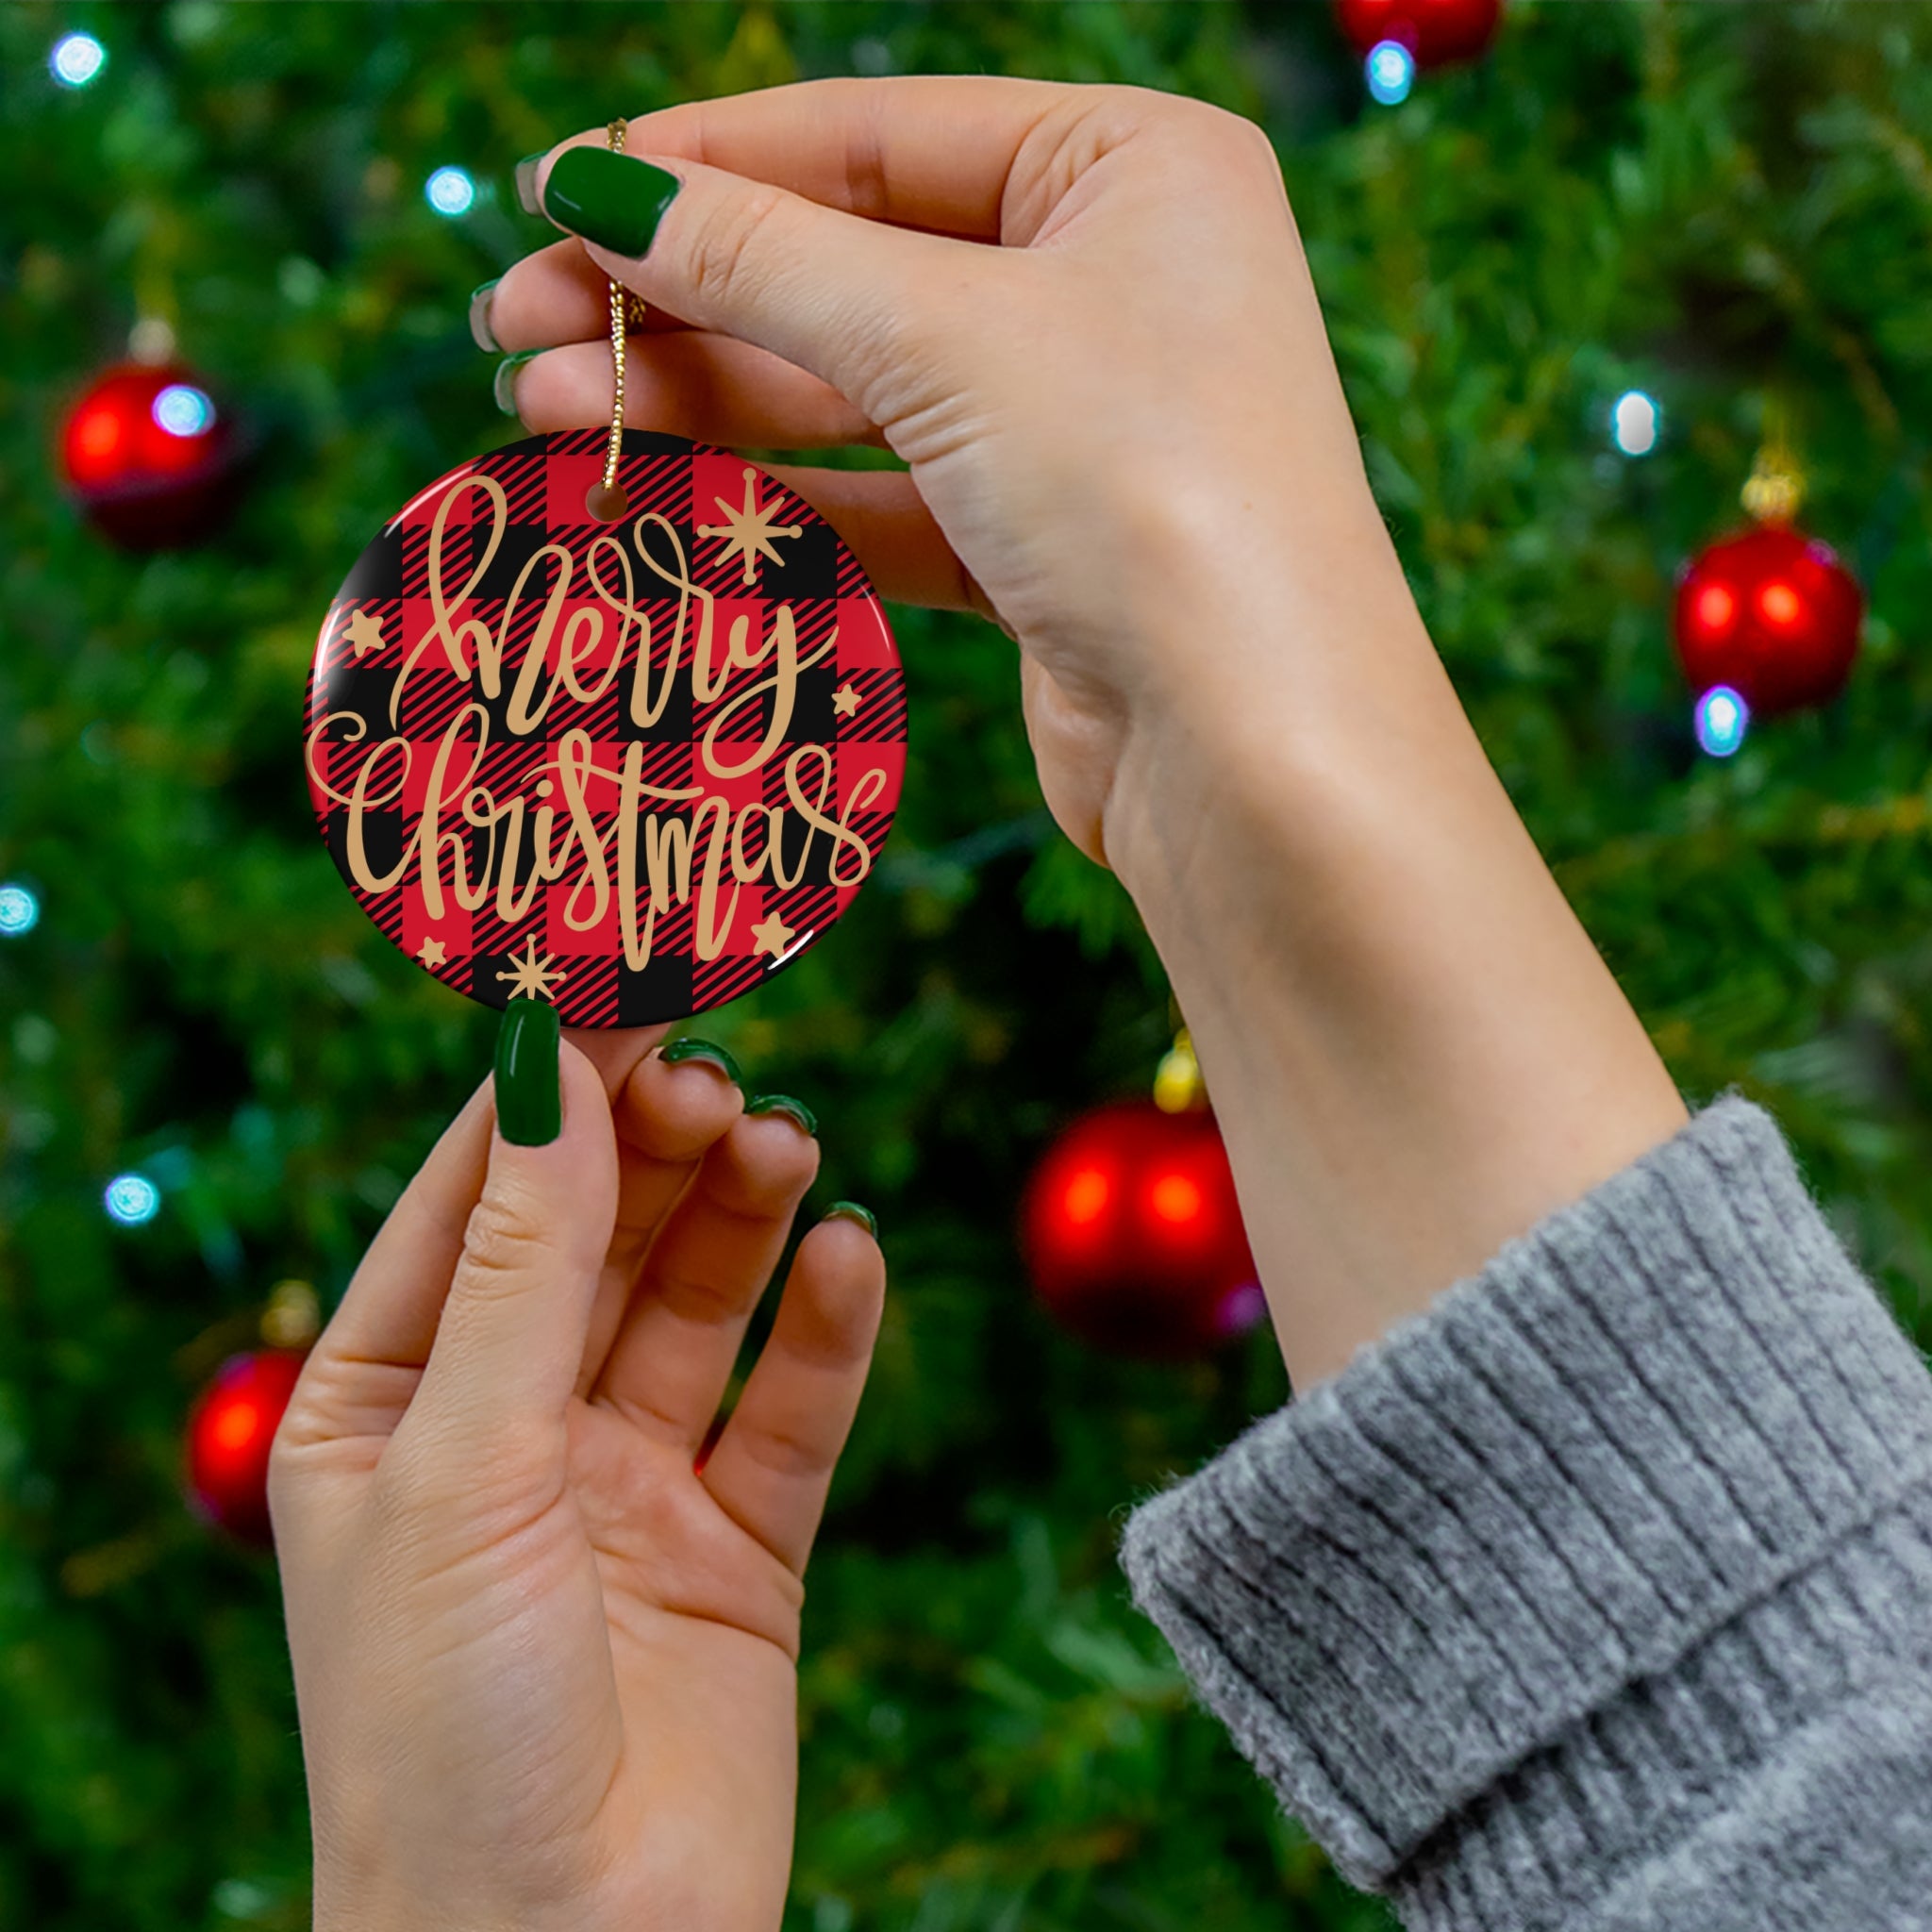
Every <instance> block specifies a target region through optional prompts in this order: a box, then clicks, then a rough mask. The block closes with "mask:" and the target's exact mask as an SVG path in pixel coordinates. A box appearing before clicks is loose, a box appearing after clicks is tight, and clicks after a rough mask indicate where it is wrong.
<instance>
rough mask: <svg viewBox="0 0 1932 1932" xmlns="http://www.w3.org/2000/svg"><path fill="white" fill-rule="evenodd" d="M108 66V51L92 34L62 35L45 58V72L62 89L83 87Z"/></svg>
mask: <svg viewBox="0 0 1932 1932" xmlns="http://www.w3.org/2000/svg"><path fill="white" fill-rule="evenodd" d="M107 64H108V50H107V48H105V47H104V46H102V45H101V43H100V42H98V41H97V40H95V39H94V37H93V35H92V34H62V35H61V36H60V38H59V39H58V41H56V42H54V51H53V52H52V53H51V54H49V55H48V56H47V71H48V73H50V74H51V75H53V76H54V78H55V79H56V80H58V82H59V83H60V85H61V86H62V87H85V86H86V85H87V84H88V82H89V81H91V80H92V79H93V78H94V77H95V76H96V75H98V74H99V73H100V71H101V69H102V68H104V67H105V66H106V65H107Z"/></svg>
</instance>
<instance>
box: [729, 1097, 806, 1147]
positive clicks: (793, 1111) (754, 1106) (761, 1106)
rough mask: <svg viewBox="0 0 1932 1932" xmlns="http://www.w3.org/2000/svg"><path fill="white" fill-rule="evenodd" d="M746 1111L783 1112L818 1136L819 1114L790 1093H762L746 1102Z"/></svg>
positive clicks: (790, 1119)
mask: <svg viewBox="0 0 1932 1932" xmlns="http://www.w3.org/2000/svg"><path fill="white" fill-rule="evenodd" d="M744 1110H745V1112H746V1113H782V1114H783V1115H784V1116H785V1118H786V1119H787V1120H789V1121H791V1122H793V1123H794V1124H796V1125H797V1126H798V1127H800V1128H801V1129H802V1130H803V1131H804V1132H806V1133H808V1134H809V1135H811V1136H812V1138H813V1139H814V1140H816V1139H817V1138H818V1131H819V1121H818V1116H817V1115H816V1114H815V1113H813V1112H812V1110H811V1108H808V1106H806V1104H805V1102H804V1101H802V1100H793V1099H792V1097H791V1094H789V1093H760V1094H759V1095H758V1098H757V1099H756V1100H747V1101H746V1102H745V1104H744Z"/></svg>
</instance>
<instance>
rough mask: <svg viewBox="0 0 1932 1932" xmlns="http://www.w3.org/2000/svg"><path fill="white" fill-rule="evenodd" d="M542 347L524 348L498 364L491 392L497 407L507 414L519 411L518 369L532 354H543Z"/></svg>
mask: <svg viewBox="0 0 1932 1932" xmlns="http://www.w3.org/2000/svg"><path fill="white" fill-rule="evenodd" d="M542 353H543V352H542V351H541V349H524V350H522V351H520V352H519V353H518V354H516V355H514V356H506V357H505V358H503V360H502V361H501V362H499V363H498V364H497V365H496V379H495V381H493V382H492V383H491V385H490V392H491V395H493V396H494V397H495V398H496V407H497V408H499V409H501V410H502V411H503V413H504V414H505V415H506V416H514V415H515V414H516V412H517V371H518V370H520V369H521V368H522V367H523V366H524V364H525V362H527V361H528V360H529V359H530V358H531V357H532V356H541V354H542Z"/></svg>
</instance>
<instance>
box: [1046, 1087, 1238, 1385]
mask: <svg viewBox="0 0 1932 1932" xmlns="http://www.w3.org/2000/svg"><path fill="white" fill-rule="evenodd" d="M1021 1242H1022V1246H1023V1248H1024V1253H1025V1257H1026V1262H1027V1267H1028V1271H1029V1272H1030V1274H1031V1275H1032V1277H1033V1285H1034V1288H1035V1290H1036V1291H1037V1292H1038V1293H1039V1295H1040V1298H1041V1301H1042V1302H1044V1303H1045V1305H1046V1307H1048V1309H1049V1310H1050V1311H1051V1312H1052V1314H1053V1316H1054V1318H1055V1319H1056V1320H1057V1321H1058V1323H1059V1324H1061V1325H1062V1326H1063V1327H1065V1328H1067V1329H1069V1330H1070V1331H1071V1332H1072V1333H1074V1334H1075V1335H1077V1336H1080V1337H1081V1338H1082V1339H1083V1340H1085V1341H1091V1342H1092V1343H1093V1344H1094V1345H1095V1346H1096V1347H1098V1348H1101V1349H1104V1350H1106V1351H1107V1352H1108V1353H1109V1354H1113V1355H1124V1356H1139V1357H1152V1358H1156V1359H1160V1358H1166V1359H1173V1358H1174V1357H1189V1356H1199V1355H1205V1354H1208V1352H1210V1351H1211V1350H1213V1349H1215V1348H1218V1347H1220V1346H1221V1345H1222V1344H1224V1342H1227V1341H1232V1340H1233V1339H1234V1338H1235V1337H1237V1336H1239V1335H1241V1334H1244V1333H1246V1331H1247V1330H1248V1329H1250V1328H1252V1327H1253V1326H1254V1325H1255V1324H1256V1323H1257V1322H1258V1321H1259V1320H1260V1319H1261V1316H1262V1313H1263V1311H1264V1306H1265V1305H1264V1303H1263V1300H1262V1296H1261V1291H1260V1288H1259V1286H1258V1284H1257V1282H1256V1279H1255V1263H1254V1259H1253V1257H1251V1256H1250V1254H1249V1252H1248V1238H1247V1234H1246V1231H1245V1230H1244V1229H1243V1227H1242V1226H1241V1208H1240V1206H1239V1205H1238V1204H1237V1202H1236V1200H1235V1192H1234V1176H1233V1174H1231V1173H1230V1172H1229V1170H1228V1165H1227V1153H1226V1150H1225V1149H1224V1147H1223V1145H1222V1141H1221V1133H1220V1130H1219V1129H1218V1128H1217V1127H1216V1126H1215V1124H1214V1117H1213V1115H1212V1114H1210V1113H1208V1112H1207V1111H1206V1110H1205V1109H1199V1110H1194V1111H1190V1112H1180V1113H1170V1112H1167V1111H1165V1110H1164V1109H1163V1108H1159V1107H1158V1106H1157V1105H1155V1104H1154V1103H1153V1102H1152V1101H1123V1102H1119V1103H1116V1104H1115V1105H1113V1106H1110V1107H1103V1108H1097V1109H1096V1110H1095V1111H1093V1112H1092V1113H1090V1114H1086V1115H1084V1116H1083V1117H1082V1118H1081V1119H1079V1120H1078V1121H1076V1122H1074V1124H1073V1125H1072V1126H1071V1127H1069V1128H1068V1129H1067V1131H1066V1132H1065V1133H1064V1134H1062V1135H1061V1136H1060V1138H1059V1139H1058V1141H1055V1143H1054V1144H1053V1146H1052V1147H1050V1148H1049V1149H1048V1150H1047V1153H1046V1155H1045V1158H1043V1159H1042V1160H1041V1163H1040V1165H1039V1167H1038V1168H1037V1169H1036V1170H1035V1172H1034V1174H1033V1178H1032V1180H1031V1181H1030V1182H1029V1183H1028V1185H1027V1189H1026V1195H1025V1199H1024V1203H1023V1205H1022V1208H1021Z"/></svg>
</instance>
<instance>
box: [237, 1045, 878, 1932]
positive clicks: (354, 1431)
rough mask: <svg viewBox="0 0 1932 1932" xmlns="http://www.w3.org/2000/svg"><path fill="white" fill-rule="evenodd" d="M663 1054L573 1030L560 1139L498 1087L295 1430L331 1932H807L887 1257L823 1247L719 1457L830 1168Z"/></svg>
mask: <svg viewBox="0 0 1932 1932" xmlns="http://www.w3.org/2000/svg"><path fill="white" fill-rule="evenodd" d="M551 1037H552V1038H554V1033H553V1034H552V1036H551ZM644 1043H645V1042H644V1039H643V1038H641V1037H640V1036H629V1037H628V1039H627V1040H626V1039H625V1037H622V1036H617V1037H611V1038H609V1039H608V1040H604V1041H597V1042H596V1044H595V1048H594V1049H593V1050H594V1051H595V1052H596V1055H597V1064H595V1065H593V1064H592V1062H591V1059H589V1058H585V1056H584V1055H583V1054H581V1053H579V1052H578V1051H577V1050H576V1049H575V1047H573V1046H571V1045H569V1044H565V1045H563V1047H562V1048H561V1052H560V1081H561V1114H562V1126H561V1131H560V1132H559V1133H558V1134H557V1136H556V1138H554V1139H553V1140H551V1141H549V1142H548V1143H547V1144H545V1145H536V1146H529V1145H515V1144H511V1143H510V1142H508V1141H506V1140H505V1139H504V1138H503V1137H502V1135H501V1134H500V1133H499V1132H498V1131H497V1130H496V1108H495V1106H494V1105H493V1104H492V1095H491V1090H490V1088H489V1086H488V1085H487V1084H486V1086H485V1087H484V1088H483V1089H481V1090H479V1091H478V1092H477V1093H476V1094H475V1096H473V1098H472V1099H471V1101H470V1103H469V1105H468V1106H467V1107H466V1108H464V1109H463V1111H462V1113H461V1114H460V1115H458V1118H457V1120H456V1122H455V1123H454V1124H453V1125H452V1126H451V1127H450V1128H449V1130H448V1131H447V1132H446V1133H445V1134H444V1135H443V1137H442V1139H441V1141H440V1142H439V1143H438V1145H437V1147H436V1149H435V1151H434V1152H433V1153H432V1154H431V1155H430V1157H429V1158H428V1160H427V1161H426V1162H425V1165H424V1168H423V1170H422V1172H421V1173H420V1174H418V1175H417V1177H416V1179H415V1180H414V1181H413V1182H412V1183H411V1185H410V1187H409V1189H408V1191H407V1192H406V1193H405V1194H404V1196H403V1198H402V1200H401V1201H400V1202H399V1203H398V1205H397V1207H396V1208H395V1210H394V1212H393V1213H392V1214H391V1216H390V1219H389V1221H388V1224H386V1225H385V1226H384V1228H383V1229H382V1231H381V1233H380V1234H379V1235H378V1236H377V1238H376V1240H375V1244H374V1245H373V1246H372V1248H371V1250H370V1253H369V1256H368V1257H367V1259H366V1260H365V1261H364V1263H363V1265H362V1267H361V1269H360V1270H359V1272H358V1274H357V1276H356V1278H355V1281H354V1283H353V1284H352V1285H351V1287H350V1289H349V1291H348V1293H347V1295H346V1296H345V1298H344V1300H343V1303H342V1306H341V1309H340V1310H339V1312H338V1313H337V1315H336V1316H335V1318H334V1320H333V1321H332V1322H331V1323H330V1324H329V1325H328V1327H327V1329H326V1330H325V1333H324V1335H323V1337H322V1339H321V1340H320V1341H319V1342H318V1343H317V1345H316V1347H315V1350H314V1352H313V1354H312V1355H311V1357H310V1358H309V1361H308V1365H307V1367H306V1369H305V1371H304V1373H303V1375H302V1379H301V1382H300V1385H299V1386H298V1388H297V1390H296V1391H295V1396H294V1399H293V1401H292V1403H291V1407H290V1409H289V1413H288V1416H287V1418H286V1420H285V1421H284V1423H283V1424H282V1428H281V1431H280V1434H279V1436H278V1437H277V1440H276V1443H275V1457H274V1462H273V1468H272V1473H271V1479H270V1499H271V1504H272V1507H273V1511H274V1518H275V1540H276V1547H277V1553H278V1556H279V1558H280V1562H281V1570H282V1577H283V1587H284V1592H285V1597H286V1602H287V1612H288V1622H289V1635H290V1647H291V1653H292V1657H293V1661H294V1669H295V1681H296V1691H297V1695H298V1699H299V1703H300V1707H301V1719H302V1733H303V1743H304V1749H305V1753H306V1757H307V1763H308V1781H309V1800H310V1808H311V1812H312V1816H313V1821H314V1831H315V1854H316V1893H315V1924H316V1925H317V1927H318V1928H320V1932H338V1928H355V1932H378V1928H389V1927H398V1928H400V1927H408V1928H410V1932H423V1928H428V1927H437V1926H447V1927H451V1928H457V1927H460V1928H463V1932H483V1928H486V1927H499V1926H500V1927H503V1928H506V1932H508V1928H510V1927H516V1928H518V1932H541V1928H544V1927H550V1926H557V1927H569V1928H571V1932H596V1928H599V1927H610V1928H617V1927H623V1928H625V1932H638V1928H648V1927H654V1926H655V1927H665V1928H669V1927H674V1926H675V1927H677V1928H679V1932H771V1928H774V1927H775V1926H776V1925H777V1924H778V1922H779V1918H780V1916H781V1913H782V1909H783V1902H784V1897H785V1890H786V1881H787V1874H788V1870H789V1866H790V1860H791V1830H792V1813H793V1799H794V1791H795V1784H796V1757H797V1752H796V1708H795V1669H794V1664H795V1658H796V1656H797V1650H798V1641H799V1617H800V1607H801V1604H802V1601H803V1595H804V1588H803V1584H802V1581H801V1578H802V1576H803V1574H804V1570H805V1565H806V1559H807V1557H808V1554H809V1551H810V1548H811V1542H812V1538H813V1534H814V1532H815V1530H816V1528H817V1524H818V1521H819V1517H820V1513H821V1510H822V1508H823V1506H824V1496H825V1491H826V1488H827V1485H828V1483H829V1480H830V1476H831V1472H832V1468H833V1464H834V1462H835V1460H836V1458H837V1457H838V1454H839V1452H840V1449H841V1446H842V1444H843V1441H844V1439H845V1435H846V1432H847V1430H848V1428H849V1427H850V1424H851V1422H852V1418H853V1415H854V1412H855V1411H856V1409H857V1407H858V1398H859V1393H860V1390H861V1388H862V1386H863V1383H864V1379H865V1374H866V1370H867V1366H868V1364H869V1361H870V1357H871V1351H872V1343H873V1339H874V1333H875V1331H876V1327H877V1324H878V1319H879V1313H880V1308H881V1306H882V1301H883V1293H884V1268H883V1263H882V1261H881V1258H880V1256H879V1251H878V1248H877V1246H876V1245H875V1243H874V1241H873V1239H872V1236H871V1232H870V1229H869V1226H868V1225H866V1224H863V1223H861V1221H860V1220H858V1218H856V1217H854V1216H852V1215H849V1214H842V1213H837V1212H835V1214H834V1215H833V1216H832V1217H830V1218H828V1219H827V1220H826V1221H824V1223H822V1224H820V1225H819V1226H818V1227H816V1228H815V1229H814V1230H813V1231H812V1232H811V1233H810V1234H809V1235H808V1236H807V1238H806V1240H805V1241H804V1242H803V1243H802V1245H801V1246H800V1248H799V1250H798V1255H797V1258H796V1260H795V1262H794V1263H793V1266H792V1269H791V1274H790V1277H789V1279H788V1281H787V1284H786V1288H785V1291H784V1295H783V1298H782V1300H781V1302H780V1304H779V1307H778V1312H777V1317H776V1321H775V1324H774V1329H773V1332H772V1335H771V1338H770V1340H769V1341H768V1342H767V1343H766V1346H765V1348H764V1351H763V1353H762V1355H761V1356H760V1357H759V1358H758V1364H757V1366H756V1368H755V1369H754V1370H753V1372H752V1374H751V1375H750V1377H749V1378H748V1380H747V1382H746V1384H745V1387H744V1391H743V1393H742V1396H741V1399H740V1401H739V1402H738V1404H737V1407H735V1409H734V1410H733V1412H732V1414H731V1417H730V1420H729V1423H728V1424H727V1425H726V1426H725V1427H724V1432H723V1434H722V1436H720V1437H719V1438H718V1440H717V1441H716V1445H715V1447H714V1448H713V1449H712V1451H711V1453H710V1455H709V1457H708V1458H705V1459H703V1460H702V1467H701V1468H697V1467H694V1465H695V1464H697V1463H699V1462H700V1460H701V1457H702V1451H703V1446H704V1444H705V1442H706V1441H707V1438H708V1432H709V1431H710V1430H711V1428H712V1424H713V1421H714V1418H715V1417H716V1415H717V1412H718V1409H719V1407H720V1403H721V1401H722V1400H723V1398H724V1395H725V1391H726V1386H727V1383H728V1382H729V1380H730V1377H731V1374H732V1370H733V1364H734V1361H735V1359H736V1357H737V1354H738V1349H739V1344H740V1341H741V1339H742V1337H743V1334H744V1331H745V1326H746V1323H747V1321H748V1320H749V1317H750V1315H751V1312H752V1309H753V1307H754V1306H755V1304H756V1303H757V1302H758V1297H759V1294H760V1291H762V1289H763V1288H764V1286H765V1283H766V1281H767V1279H768V1277H769V1276H770V1274H771V1273H772V1271H773V1269H774V1265H775V1264H776V1262H777V1261H778V1259H779V1257H780V1252H781V1250H782V1248H783V1246H784V1244H785V1242H786V1240H787V1237H788V1235H789V1233H790V1230H791V1223H792V1217H793V1215H794V1213H795V1212H796V1210H797V1208H798V1205H799V1203H800V1200H801V1199H802V1197H803V1195H804V1193H805V1191H806V1190H807V1188H808V1186H809V1185H810V1183H811V1180H812V1177H813V1175H814V1174H815V1173H816V1170H817V1167H818V1148H817V1143H816V1141H815V1140H814V1138H813V1135H812V1132H811V1129H810V1126H809V1117H808V1115H806V1114H805V1113H804V1110H803V1109H799V1108H795V1107H794V1105H793V1104H789V1103H788V1104H780V1105H777V1106H773V1107H764V1108H758V1110H757V1111H754V1112H747V1111H746V1110H745V1108H744V1102H743V1099H742V1096H741V1093H740V1091H739V1089H738V1087H737V1085H736V1083H735V1080H734V1079H733V1077H732V1075H731V1074H730V1072H729V1071H728V1069H727V1063H726V1062H724V1060H723V1058H722V1057H720V1058H716V1059H712V1058H683V1059H681V1060H678V1061H677V1062H676V1063H673V1062H672V1061H668V1060H666V1059H664V1058H659V1057H658V1056H657V1055H655V1054H652V1055H644V1054H643V1053H642V1048H643V1045H644ZM539 1044H540V1047H542V1048H547V1046H548V1041H547V1040H545V1039H543V1037H542V1036H541V1032H540V1034H539ZM539 1058H540V1064H541V1053H540V1057H539ZM600 1068H601V1077H600ZM754 1106H755V1107H757V1106H758V1104H757V1103H754ZM539 1112H540V1114H541V1108H540V1109H539ZM506 1115H507V1117H508V1109H506Z"/></svg>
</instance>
